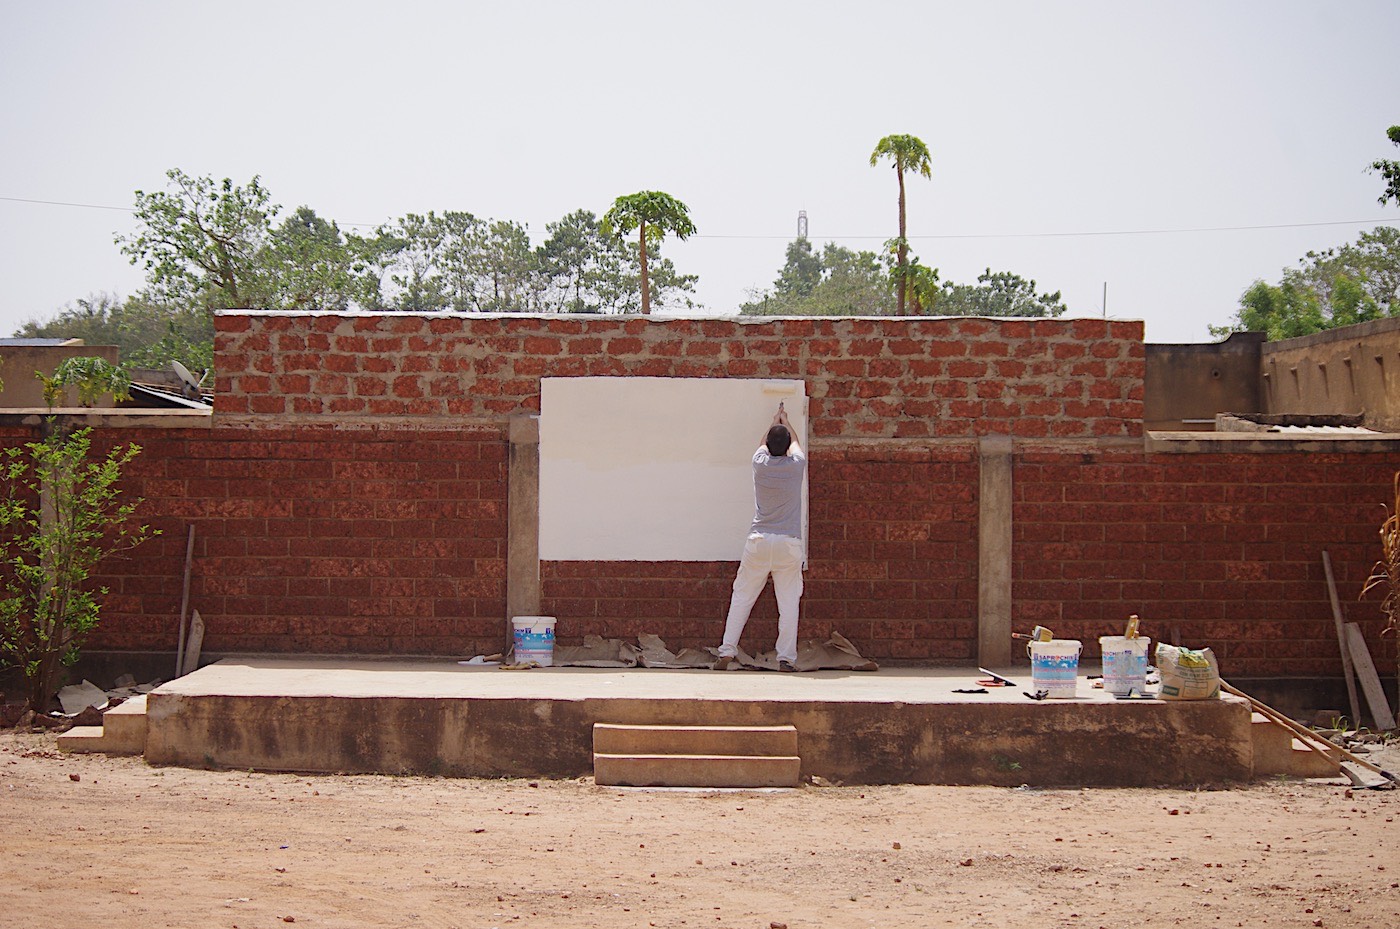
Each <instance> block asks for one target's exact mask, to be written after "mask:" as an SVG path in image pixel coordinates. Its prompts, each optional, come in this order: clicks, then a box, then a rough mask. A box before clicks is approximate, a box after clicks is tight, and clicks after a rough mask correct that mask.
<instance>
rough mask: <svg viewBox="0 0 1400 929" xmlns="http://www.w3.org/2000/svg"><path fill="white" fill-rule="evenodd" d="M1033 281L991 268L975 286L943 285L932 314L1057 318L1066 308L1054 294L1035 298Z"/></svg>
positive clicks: (984, 272) (978, 276)
mask: <svg viewBox="0 0 1400 929" xmlns="http://www.w3.org/2000/svg"><path fill="white" fill-rule="evenodd" d="M1035 288H1036V283H1035V281H1028V280H1026V279H1025V278H1023V277H1021V276H1020V275H1019V274H1013V273H1011V272H1010V271H996V272H993V271H992V269H991V268H988V269H987V270H985V271H983V272H982V273H981V274H979V275H977V284H976V286H973V285H971V284H954V283H952V282H951V281H950V282H948V283H947V284H944V285H943V289H942V291H941V292H940V294H939V296H938V302H937V306H936V308H935V309H934V311H933V312H935V313H936V314H937V315H939V316H1059V315H1061V314H1062V313H1064V312H1065V310H1066V309H1067V307H1066V306H1065V304H1064V302H1063V301H1062V300H1061V299H1060V292H1059V291H1058V290H1057V291H1055V292H1054V293H1052V294H1048V293H1047V294H1037V293H1036V292H1035Z"/></svg>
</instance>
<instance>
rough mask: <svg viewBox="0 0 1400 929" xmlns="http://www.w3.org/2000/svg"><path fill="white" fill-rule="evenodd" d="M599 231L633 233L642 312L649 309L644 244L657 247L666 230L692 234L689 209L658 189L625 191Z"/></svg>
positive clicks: (679, 235) (620, 234)
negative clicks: (638, 267)
mask: <svg viewBox="0 0 1400 929" xmlns="http://www.w3.org/2000/svg"><path fill="white" fill-rule="evenodd" d="M602 225H603V231H604V233H605V234H607V235H615V236H617V237H618V238H622V237H623V236H626V235H628V234H629V233H631V232H634V231H635V232H636V233H637V255H638V258H639V260H640V263H641V269H642V313H643V314H648V313H650V312H651V288H650V283H649V281H648V279H647V247H648V246H651V247H652V249H653V250H655V249H656V248H659V247H660V245H661V241H662V240H663V239H665V238H666V235H667V233H670V234H671V235H674V236H675V237H676V238H678V239H680V240H681V241H685V240H686V239H688V238H690V237H691V236H692V235H694V234H695V224H694V223H693V222H691V221H690V209H689V208H688V207H687V206H686V205H685V204H684V203H682V202H680V201H679V200H677V199H676V198H675V197H673V196H671V195H670V194H667V193H662V192H661V191H659V190H643V191H640V192H638V193H635V194H625V195H623V196H621V197H618V198H617V199H616V200H614V201H613V205H612V207H611V208H610V209H609V210H608V211H607V212H606V213H604V214H603V223H602Z"/></svg>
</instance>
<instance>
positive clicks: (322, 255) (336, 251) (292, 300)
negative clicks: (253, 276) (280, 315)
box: [258, 206, 355, 310]
mask: <svg viewBox="0 0 1400 929" xmlns="http://www.w3.org/2000/svg"><path fill="white" fill-rule="evenodd" d="M258 261H259V263H260V264H261V265H262V271H263V273H265V274H266V276H267V279H268V285H269V287H268V289H269V291H270V294H269V296H270V297H271V302H272V305H273V306H275V307H277V308H278V309H285V310H344V309H346V308H347V307H348V306H349V305H350V301H351V299H352V298H353V296H354V266H355V259H354V255H353V253H352V252H351V250H350V248H349V246H348V244H347V243H346V240H345V238H344V237H343V236H342V235H341V234H340V228H339V227H338V226H336V224H335V223H333V222H329V221H327V220H324V219H322V218H321V217H320V216H317V215H316V211H315V210H313V209H312V208H311V207H309V206H300V207H297V209H296V211H295V212H294V213H292V215H291V216H288V217H287V218H286V219H285V220H283V222H282V225H280V226H278V227H277V228H276V229H274V230H273V231H272V233H271V234H270V235H269V236H268V240H267V246H266V248H265V249H264V250H263V252H262V253H261V254H260V255H259V256H258Z"/></svg>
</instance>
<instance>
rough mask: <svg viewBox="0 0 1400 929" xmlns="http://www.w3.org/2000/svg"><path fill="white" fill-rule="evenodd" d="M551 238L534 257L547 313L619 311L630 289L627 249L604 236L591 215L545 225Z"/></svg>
mask: <svg viewBox="0 0 1400 929" xmlns="http://www.w3.org/2000/svg"><path fill="white" fill-rule="evenodd" d="M545 231H546V232H548V233H549V238H547V239H546V240H545V241H544V244H543V245H541V246H540V247H539V249H538V252H537V262H538V267H539V269H540V274H541V276H542V278H543V285H544V293H543V295H542V297H541V300H542V302H543V305H544V307H545V308H546V309H548V310H551V311H553V312H559V313H607V312H616V311H618V310H619V309H620V308H621V307H623V306H624V305H625V303H626V300H627V295H628V294H629V293H630V292H632V291H633V290H635V287H632V286H630V282H629V274H628V265H629V263H630V262H631V256H630V254H629V252H628V249H627V248H626V247H625V246H624V245H623V244H622V243H621V242H620V241H619V240H618V239H617V238H616V237H615V236H609V235H604V234H603V228H602V224H601V223H600V222H599V220H598V217H597V216H596V215H595V214H594V213H593V212H592V211H590V210H575V211H574V212H572V213H570V214H568V215H567V216H565V217H564V218H562V219H560V220H559V221H558V222H553V223H550V224H548V225H547V226H545Z"/></svg>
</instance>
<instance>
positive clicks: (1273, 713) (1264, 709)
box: [1220, 680, 1400, 790]
mask: <svg viewBox="0 0 1400 929" xmlns="http://www.w3.org/2000/svg"><path fill="white" fill-rule="evenodd" d="M1220 689H1221V690H1223V691H1225V692H1226V693H1229V694H1234V695H1235V696H1236V697H1243V698H1244V699H1245V700H1246V701H1247V702H1248V703H1249V705H1250V706H1251V707H1252V708H1253V709H1255V710H1256V711H1257V712H1259V713H1261V714H1262V715H1264V716H1267V717H1268V718H1269V719H1271V720H1273V721H1274V722H1276V723H1278V724H1279V725H1280V726H1283V727H1284V728H1285V729H1287V730H1289V731H1290V732H1292V733H1293V734H1294V735H1296V736H1298V737H1299V739H1300V740H1301V741H1302V743H1303V744H1304V745H1307V746H1308V747H1309V748H1311V749H1312V750H1313V751H1315V752H1317V753H1318V754H1319V755H1322V757H1324V758H1326V759H1327V760H1328V761H1329V762H1331V763H1332V765H1333V766H1335V767H1336V769H1337V772H1338V773H1340V774H1344V775H1346V777H1347V779H1348V780H1350V781H1351V782H1352V784H1353V785H1354V786H1356V787H1364V788H1366V789H1368V790H1390V789H1393V788H1394V787H1395V785H1396V784H1400V777H1396V776H1395V775H1394V774H1392V773H1391V772H1389V771H1387V770H1385V769H1384V768H1381V767H1378V766H1376V765H1374V764H1372V763H1371V762H1369V761H1367V760H1366V759H1364V758H1361V757H1358V756H1357V755H1353V754H1352V753H1351V752H1349V751H1347V750H1346V749H1344V748H1342V747H1341V746H1340V745H1338V744H1337V743H1336V742H1333V741H1332V740H1331V739H1329V738H1327V737H1326V736H1324V735H1321V734H1319V733H1317V732H1314V731H1313V730H1311V729H1309V728H1308V727H1307V726H1304V725H1303V724H1302V723H1299V722H1297V721H1295V720H1293V719H1290V718H1289V717H1287V716H1284V715H1283V714H1282V713H1280V712H1279V711H1278V710H1276V709H1274V708H1273V707H1271V706H1269V705H1268V704H1267V703H1262V702H1260V701H1259V700H1256V699H1255V698H1254V697H1251V696H1250V695H1249V694H1247V693H1245V692H1244V691H1243V690H1240V689H1239V688H1238V687H1235V686H1233V685H1231V684H1228V683H1226V682H1225V681H1223V680H1222V681H1221V682H1220ZM1310 740H1311V741H1310ZM1314 743H1316V744H1314ZM1318 745H1326V746H1327V747H1328V748H1331V749H1335V750H1336V752H1337V754H1338V755H1340V756H1342V757H1343V758H1345V759H1346V760H1347V761H1349V762H1351V763H1352V764H1355V765H1359V766H1360V767H1363V768H1365V769H1366V770H1367V771H1371V772H1372V773H1375V774H1379V775H1380V776H1381V777H1384V778H1385V780H1384V781H1380V782H1379V783H1371V782H1368V781H1366V780H1365V779H1364V778H1362V777H1361V775H1359V774H1357V773H1356V772H1355V771H1352V770H1351V769H1349V768H1347V767H1346V766H1345V765H1344V764H1342V763H1341V762H1340V761H1338V760H1337V759H1336V758H1333V757H1332V756H1331V755H1328V754H1327V753H1326V752H1324V751H1323V750H1322V749H1321V748H1319V747H1318Z"/></svg>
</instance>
